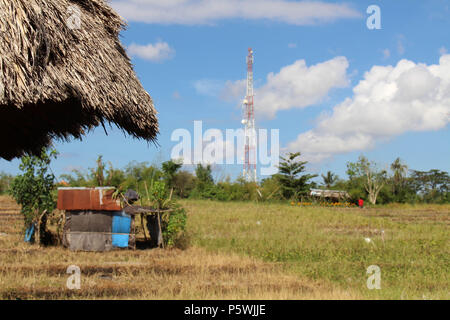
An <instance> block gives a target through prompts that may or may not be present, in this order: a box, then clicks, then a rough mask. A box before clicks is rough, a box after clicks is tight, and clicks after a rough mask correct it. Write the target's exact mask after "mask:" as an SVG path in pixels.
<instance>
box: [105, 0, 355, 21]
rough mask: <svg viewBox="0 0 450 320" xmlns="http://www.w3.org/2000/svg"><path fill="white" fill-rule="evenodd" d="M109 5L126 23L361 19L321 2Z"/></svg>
mask: <svg viewBox="0 0 450 320" xmlns="http://www.w3.org/2000/svg"><path fill="white" fill-rule="evenodd" d="M111 6H112V7H113V8H114V9H116V10H117V11H118V12H119V14H121V15H122V16H123V17H124V18H125V19H127V20H129V21H138V22H144V23H162V24H188V25H198V24H212V23H214V22H216V21H218V20H224V19H236V18H239V19H251V20H256V19H268V20H273V21H281V22H285V23H289V24H294V25H312V24H317V23H326V22H333V21H335V20H338V19H348V18H360V17H362V15H361V13H360V12H358V11H357V10H355V9H353V8H351V7H350V6H348V5H346V4H336V3H326V2H323V1H287V0H227V1H223V0H164V1H161V0H113V1H112V2H111Z"/></svg>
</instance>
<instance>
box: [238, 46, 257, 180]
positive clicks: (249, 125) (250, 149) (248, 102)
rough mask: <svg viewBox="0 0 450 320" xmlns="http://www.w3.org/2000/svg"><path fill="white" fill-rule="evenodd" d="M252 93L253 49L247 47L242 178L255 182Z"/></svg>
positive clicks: (254, 136)
mask: <svg viewBox="0 0 450 320" xmlns="http://www.w3.org/2000/svg"><path fill="white" fill-rule="evenodd" d="M253 103H254V94H253V50H252V49H251V48H249V49H248V55H247V95H246V97H245V99H244V101H243V111H244V112H243V119H242V124H243V125H244V139H245V140H244V171H243V176H244V179H245V180H246V181H248V182H256V181H257V178H256V129H255V106H254V104H253Z"/></svg>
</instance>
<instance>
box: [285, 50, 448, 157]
mask: <svg viewBox="0 0 450 320" xmlns="http://www.w3.org/2000/svg"><path fill="white" fill-rule="evenodd" d="M449 122H450V55H444V56H442V57H441V58H440V62H439V64H438V65H429V66H428V65H425V64H416V63H414V62H412V61H409V60H401V61H399V62H398V64H397V65H396V66H395V67H393V66H374V67H373V68H372V69H371V70H370V71H369V72H366V74H365V75H364V79H362V80H361V81H360V82H359V84H358V85H357V86H356V87H355V88H354V89H353V98H347V99H346V100H345V101H344V102H342V103H341V104H339V105H337V106H335V107H334V108H333V112H332V113H331V114H328V115H322V117H321V118H320V119H319V121H318V124H317V126H316V127H315V128H314V129H312V130H310V131H307V132H304V133H302V134H300V135H299V136H298V137H297V139H296V140H295V141H293V142H291V143H289V144H288V149H290V150H300V151H302V152H304V153H306V154H307V156H308V157H309V159H314V160H315V161H320V160H323V159H325V158H328V157H332V156H333V155H335V154H341V153H346V152H351V151H360V150H366V149H370V148H373V147H374V146H375V145H376V143H377V142H378V141H386V140H388V139H390V138H392V137H395V136H397V135H400V134H403V133H405V132H410V131H430V130H439V129H442V128H445V127H446V126H447V124H448V123H449Z"/></svg>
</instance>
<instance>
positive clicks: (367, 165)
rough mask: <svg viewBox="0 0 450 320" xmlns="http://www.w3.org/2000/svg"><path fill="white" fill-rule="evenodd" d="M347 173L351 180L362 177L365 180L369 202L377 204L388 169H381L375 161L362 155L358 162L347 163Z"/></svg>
mask: <svg viewBox="0 0 450 320" xmlns="http://www.w3.org/2000/svg"><path fill="white" fill-rule="evenodd" d="M347 174H348V176H349V177H350V180H357V179H361V180H362V181H363V183H364V189H365V190H366V192H367V195H368V197H369V202H370V203H371V204H375V203H376V202H377V197H378V194H379V193H380V191H381V188H383V186H384V184H385V182H386V174H387V172H386V170H379V169H378V168H377V165H376V164H375V163H374V162H372V161H369V160H368V159H367V158H366V157H364V156H362V155H361V156H360V157H359V158H358V161H357V162H354V163H353V162H348V163H347Z"/></svg>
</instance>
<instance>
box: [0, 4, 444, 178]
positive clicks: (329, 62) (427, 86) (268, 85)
mask: <svg viewBox="0 0 450 320" xmlns="http://www.w3.org/2000/svg"><path fill="white" fill-rule="evenodd" d="M373 4H375V5H378V6H379V7H380V9H381V29H379V30H377V29H374V30H369V29H368V28H367V25H366V20H367V19H368V17H369V16H370V14H367V13H366V10H367V8H368V7H369V5H373ZM449 5H450V4H449V2H448V1H444V0H428V1H423V0H422V1H419V0H396V1H392V0H390V1H375V0H372V1H361V0H358V1H356V0H354V1H345V2H342V1H309V2H304V1H287V0H260V1H257V0H241V1H238V0H231V1H219V0H211V1H204V0H168V1H164V2H162V1H156V0H148V1H144V0H139V1H138V0H114V1H112V6H113V7H114V8H115V9H116V10H117V11H118V12H119V14H121V15H122V16H123V17H124V18H125V19H126V20H127V22H128V28H127V30H126V31H124V32H122V35H121V40H122V43H123V44H124V45H125V46H126V47H127V50H128V53H129V54H130V56H131V57H132V62H133V64H134V65H135V71H136V73H137V75H138V77H139V78H140V80H141V81H142V84H143V86H144V88H145V89H146V90H147V91H148V92H149V93H150V95H151V96H152V98H153V100H154V103H155V107H156V109H157V110H158V113H159V114H158V118H159V124H160V131H161V132H160V135H159V137H158V143H159V147H157V146H154V145H153V144H148V143H147V142H145V141H140V140H135V139H133V138H131V137H129V136H125V135H124V134H123V133H122V132H121V131H120V130H119V129H117V128H114V127H113V128H110V129H108V136H106V135H105V133H104V130H103V128H101V127H100V128H97V129H95V130H93V131H92V132H90V133H89V134H87V135H86V136H85V138H84V139H83V141H77V140H72V141H71V142H68V143H67V142H55V146H56V148H57V149H58V151H59V152H60V156H59V158H58V159H57V160H56V161H55V162H54V163H53V165H52V168H53V171H54V172H55V174H56V175H60V174H62V173H69V172H70V170H71V169H73V168H80V167H83V168H89V167H92V166H94V162H95V159H96V158H97V156H98V155H99V154H101V155H103V156H104V159H105V160H107V161H111V163H112V165H113V166H114V167H118V168H122V167H124V166H125V165H126V164H127V163H129V162H130V161H133V160H135V161H139V162H142V161H148V162H150V163H152V162H153V163H159V162H161V161H164V160H167V159H168V158H169V157H170V152H171V149H172V148H173V147H174V145H176V142H173V141H171V140H170V138H171V134H172V132H173V131H174V130H175V129H177V128H185V129H187V130H189V131H191V132H193V122H194V121H195V120H202V121H203V127H204V130H206V129H208V128H218V129H221V130H225V129H227V128H228V129H237V128H239V127H240V126H241V124H240V120H241V112H240V109H239V101H241V100H242V99H243V98H244V97H243V95H242V96H240V95H239V93H240V92H242V90H243V86H242V81H239V80H242V79H245V77H246V65H245V56H246V54H247V48H248V47H252V48H253V49H254V54H255V65H254V77H255V87H256V97H255V109H256V112H257V126H258V127H259V128H268V129H271V128H274V129H280V145H281V148H282V150H289V151H301V152H302V153H303V154H304V158H305V159H307V160H309V161H310V165H309V170H310V171H312V172H315V173H324V172H326V171H327V170H331V171H333V172H336V173H338V174H339V175H340V176H342V177H344V176H345V169H346V165H345V164H346V162H347V161H355V160H356V159H357V157H358V156H359V155H360V154H362V153H363V154H365V155H366V156H368V157H369V159H372V160H375V161H377V162H378V163H379V164H380V165H381V166H386V165H388V164H389V163H391V162H393V160H395V158H396V157H400V158H401V159H403V160H404V161H405V162H406V163H407V164H408V165H409V167H410V168H411V169H417V170H429V169H432V168H435V169H440V170H445V171H450V161H449V159H450V143H449V141H450V131H449V126H448V123H449V122H450V9H449ZM269 74H271V76H269V77H268V75H269ZM236 93H238V94H236ZM18 164H19V161H18V160H13V161H11V162H8V161H5V160H0V171H5V172H11V173H17V172H18ZM241 168H242V166H241V165H228V166H215V176H216V178H220V177H223V176H225V175H228V174H229V175H231V176H232V177H236V176H237V175H238V174H239V173H240V171H241Z"/></svg>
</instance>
